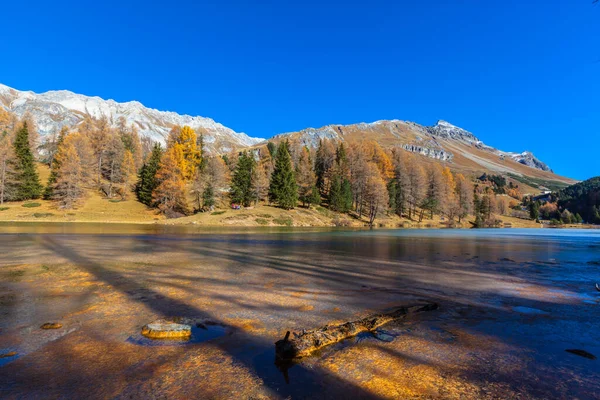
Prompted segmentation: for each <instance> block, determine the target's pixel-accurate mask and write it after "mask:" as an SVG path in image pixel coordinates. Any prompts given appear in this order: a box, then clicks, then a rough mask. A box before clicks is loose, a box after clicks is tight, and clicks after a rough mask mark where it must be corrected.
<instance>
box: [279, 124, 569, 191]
mask: <svg viewBox="0 0 600 400" xmlns="http://www.w3.org/2000/svg"><path fill="white" fill-rule="evenodd" d="M284 138H287V139H290V140H295V141H298V142H300V143H302V144H304V145H307V146H309V147H315V146H317V145H318V143H319V140H320V139H332V140H335V141H344V142H352V141H357V140H364V139H367V140H374V141H376V142H378V143H379V144H380V145H382V146H384V147H388V148H389V147H400V148H403V149H405V150H407V151H410V152H413V153H418V154H421V155H423V156H426V157H429V158H431V159H436V160H439V161H443V162H448V163H449V164H450V165H451V166H453V167H454V168H455V169H459V170H465V171H466V172H471V173H483V172H486V173H496V174H502V175H507V176H511V177H513V178H515V179H516V180H519V181H521V182H523V183H526V184H528V185H529V186H531V187H534V188H541V187H542V186H544V184H545V183H548V184H549V185H550V186H554V187H561V186H562V187H564V186H567V185H568V184H572V183H574V182H575V181H573V180H572V179H568V178H564V177H561V176H558V175H556V174H554V173H553V172H552V170H551V169H550V167H549V166H548V165H546V164H545V163H544V162H542V161H540V160H539V159H537V158H536V157H535V156H534V155H533V154H532V153H531V152H528V151H525V152H522V153H513V152H507V151H502V150H498V149H495V148H493V147H491V146H488V145H486V144H485V143H483V142H482V141H481V140H479V139H478V138H477V137H476V136H475V135H474V134H473V133H471V132H469V131H467V130H464V129H462V128H459V127H457V126H455V125H452V124H451V123H449V122H446V121H438V122H437V123H436V124H435V125H434V126H423V125H419V124H417V123H414V122H409V121H400V120H384V121H376V122H372V123H358V124H352V125H327V126H324V127H322V128H318V129H315V128H308V129H304V130H301V131H298V132H289V133H283V134H280V135H277V136H275V137H274V138H273V140H274V141H278V140H281V139H284ZM525 178H528V179H525ZM553 183H555V184H554V185H553Z"/></svg>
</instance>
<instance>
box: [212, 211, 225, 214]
mask: <svg viewBox="0 0 600 400" xmlns="http://www.w3.org/2000/svg"><path fill="white" fill-rule="evenodd" d="M222 214H225V211H213V212H211V213H210V215H222Z"/></svg>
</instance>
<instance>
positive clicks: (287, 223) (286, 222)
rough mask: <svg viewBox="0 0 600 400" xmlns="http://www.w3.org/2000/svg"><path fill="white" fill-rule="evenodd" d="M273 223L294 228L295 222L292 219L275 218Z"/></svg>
mask: <svg viewBox="0 0 600 400" xmlns="http://www.w3.org/2000/svg"><path fill="white" fill-rule="evenodd" d="M273 222H274V223H275V224H277V225H283V226H292V224H293V222H294V221H292V219H291V218H275V219H274V220H273Z"/></svg>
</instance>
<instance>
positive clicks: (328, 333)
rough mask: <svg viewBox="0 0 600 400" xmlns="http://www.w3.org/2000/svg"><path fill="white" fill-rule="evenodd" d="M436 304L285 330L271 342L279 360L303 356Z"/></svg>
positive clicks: (430, 308) (428, 309)
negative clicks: (298, 329) (306, 328)
mask: <svg viewBox="0 0 600 400" xmlns="http://www.w3.org/2000/svg"><path fill="white" fill-rule="evenodd" d="M437 308H438V305H437V304H435V303H429V304H420V305H415V306H410V307H401V308H398V309H397V310H395V311H393V312H391V313H387V314H375V315H371V316H369V317H367V318H363V319H360V320H358V321H351V322H346V323H344V324H341V325H325V326H323V327H321V328H318V329H313V330H310V331H302V332H300V333H299V334H297V333H294V338H293V339H290V332H289V331H288V332H287V333H286V335H285V338H283V339H282V340H279V341H277V342H276V343H275V354H276V355H277V357H278V358H279V359H282V360H291V359H294V358H301V357H307V356H309V355H310V354H311V353H313V352H314V351H316V350H318V349H321V348H323V347H325V346H329V345H331V344H334V343H337V342H340V341H342V340H344V339H347V338H350V337H353V336H356V335H358V334H359V333H361V332H368V331H372V330H375V329H377V328H378V327H380V326H382V325H384V324H387V323H389V322H392V321H397V320H400V319H404V318H405V317H406V316H407V315H409V314H414V313H418V312H423V311H431V310H435V309H437Z"/></svg>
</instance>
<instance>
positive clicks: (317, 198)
mask: <svg viewBox="0 0 600 400" xmlns="http://www.w3.org/2000/svg"><path fill="white" fill-rule="evenodd" d="M309 203H310V204H312V205H314V206H318V205H319V204H321V192H319V189H318V188H317V186H316V185H315V186H313V187H312V192H311V195H310V200H309Z"/></svg>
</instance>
